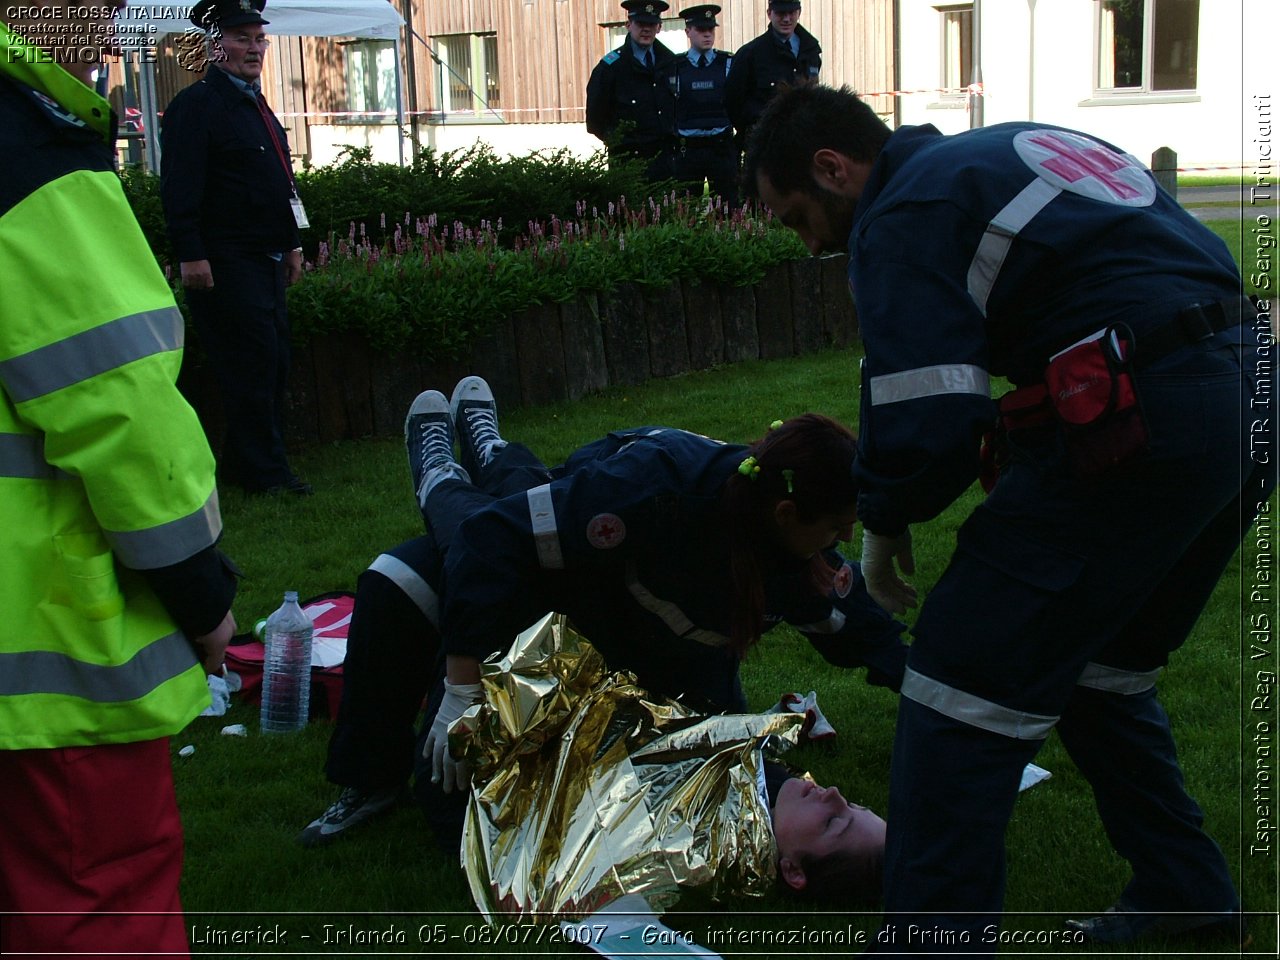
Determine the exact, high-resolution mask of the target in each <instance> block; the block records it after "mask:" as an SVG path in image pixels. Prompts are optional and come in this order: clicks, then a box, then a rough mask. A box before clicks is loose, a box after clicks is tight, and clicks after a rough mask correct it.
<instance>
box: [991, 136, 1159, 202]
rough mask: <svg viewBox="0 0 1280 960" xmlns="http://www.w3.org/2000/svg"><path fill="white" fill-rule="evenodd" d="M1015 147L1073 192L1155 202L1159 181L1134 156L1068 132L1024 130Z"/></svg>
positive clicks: (1035, 167) (1046, 175)
mask: <svg viewBox="0 0 1280 960" xmlns="http://www.w3.org/2000/svg"><path fill="white" fill-rule="evenodd" d="M1014 148H1015V149H1016V150H1017V151H1018V155H1019V156H1020V157H1022V159H1023V161H1024V162H1025V163H1026V164H1027V165H1028V166H1029V167H1031V169H1033V170H1035V171H1036V173H1037V174H1039V175H1040V176H1041V177H1043V178H1044V179H1045V180H1048V181H1049V182H1050V183H1053V184H1054V185H1055V186H1058V187H1061V188H1062V189H1064V190H1070V191H1071V192H1072V193H1079V194H1083V195H1084V196H1088V197H1093V198H1094V199H1095V200H1104V201H1106V202H1108V203H1118V204H1123V205H1125V206H1146V205H1147V204H1149V203H1151V201H1152V200H1154V199H1155V196H1156V187H1155V181H1154V180H1153V179H1152V178H1151V176H1150V175H1149V174H1148V173H1147V171H1146V170H1145V169H1144V168H1143V166H1142V164H1140V163H1138V161H1137V160H1135V159H1134V158H1133V157H1131V156H1129V155H1128V154H1123V153H1119V152H1117V151H1115V150H1112V149H1111V148H1110V147H1107V146H1104V145H1103V144H1101V143H1099V142H1097V141H1096V140H1090V139H1089V138H1088V137H1086V136H1083V135H1082V134H1078V133H1072V132H1070V131H1066V130H1024V131H1023V132H1022V133H1019V134H1018V135H1017V136H1016V137H1015V138H1014Z"/></svg>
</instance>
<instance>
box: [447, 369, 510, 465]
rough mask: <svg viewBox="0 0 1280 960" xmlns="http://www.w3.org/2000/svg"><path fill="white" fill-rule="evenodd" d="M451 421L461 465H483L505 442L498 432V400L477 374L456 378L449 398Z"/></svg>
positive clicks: (486, 463) (487, 463)
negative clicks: (455, 383) (475, 375)
mask: <svg viewBox="0 0 1280 960" xmlns="http://www.w3.org/2000/svg"><path fill="white" fill-rule="evenodd" d="M449 410H450V412H451V413H452V414H453V425H454V428H455V429H456V430H457V433H458V448H459V449H460V450H461V452H462V456H461V458H460V459H461V461H462V466H463V468H464V469H466V470H468V471H475V470H476V469H477V468H481V467H486V466H488V465H489V462H490V461H491V460H492V459H493V455H494V454H495V453H497V451H499V450H501V449H502V448H503V447H505V446H506V445H507V441H505V440H503V439H502V436H501V435H500V434H499V433H498V404H497V401H495V400H494V399H493V391H492V390H490V389H489V384H487V383H485V382H484V380H483V379H482V378H480V377H466V378H464V379H462V380H459V381H458V385H457V386H456V387H454V388H453V396H452V397H451V398H450V400H449Z"/></svg>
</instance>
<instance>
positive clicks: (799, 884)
mask: <svg viewBox="0 0 1280 960" xmlns="http://www.w3.org/2000/svg"><path fill="white" fill-rule="evenodd" d="M778 876H780V877H782V882H783V883H785V884H786V885H787V886H788V887H790V888H791V889H792V890H803V889H804V888H805V886H806V885H807V884H808V882H809V878H808V877H806V876H805V875H804V869H803V868H802V867H801V866H800V864H798V863H796V862H795V861H794V860H792V859H791V858H790V857H783V858H782V859H781V860H779V861H778Z"/></svg>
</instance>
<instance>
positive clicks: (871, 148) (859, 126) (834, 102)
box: [742, 83, 892, 196]
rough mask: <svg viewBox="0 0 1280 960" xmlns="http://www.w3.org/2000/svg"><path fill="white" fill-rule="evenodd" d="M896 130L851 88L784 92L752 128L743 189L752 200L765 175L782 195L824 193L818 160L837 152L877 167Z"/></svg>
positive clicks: (811, 86)
mask: <svg viewBox="0 0 1280 960" xmlns="http://www.w3.org/2000/svg"><path fill="white" fill-rule="evenodd" d="M891 132H892V131H890V129H889V128H888V127H887V126H886V125H885V122H884V121H883V120H881V119H880V118H879V117H878V116H876V114H875V111H874V110H872V109H871V108H870V107H869V106H867V105H866V104H865V103H864V102H863V101H861V100H859V99H858V95H857V94H856V93H854V92H853V90H851V89H850V88H849V87H839V88H836V87H828V86H824V85H823V84H820V83H802V84H797V85H795V86H792V87H782V88H780V90H779V92H778V93H777V95H776V96H774V97H773V99H772V100H770V101H769V104H768V106H766V107H765V109H764V112H763V113H762V114H761V115H760V119H759V120H757V121H756V123H755V126H753V127H752V128H751V136H750V138H749V139H748V140H747V148H746V159H745V162H744V163H743V168H742V179H743V184H744V186H745V187H746V189H747V191H748V192H749V194H750V195H751V196H754V195H755V192H756V177H757V174H759V173H763V174H764V175H765V176H766V177H768V178H769V182H770V183H772V184H773V186H774V188H775V189H777V190H778V192H779V193H794V192H796V191H797V190H801V191H804V192H805V193H819V192H820V191H819V187H818V184H817V182H816V181H815V180H814V179H813V170H812V160H813V155H814V154H815V153H817V152H818V151H819V150H835V151H837V152H838V153H843V154H844V155H845V156H847V157H850V158H851V159H853V160H858V161H860V162H863V163H871V162H872V161H873V160H875V158H876V157H877V156H878V155H879V154H880V151H881V149H883V147H884V145H885V141H886V140H888V139H889V134H890V133H891Z"/></svg>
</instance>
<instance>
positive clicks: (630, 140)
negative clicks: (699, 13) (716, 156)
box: [587, 0, 675, 182]
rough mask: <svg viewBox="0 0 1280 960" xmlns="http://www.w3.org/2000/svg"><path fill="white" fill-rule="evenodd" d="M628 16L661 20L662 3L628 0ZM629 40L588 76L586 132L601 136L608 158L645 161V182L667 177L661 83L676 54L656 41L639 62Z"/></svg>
mask: <svg viewBox="0 0 1280 960" xmlns="http://www.w3.org/2000/svg"><path fill="white" fill-rule="evenodd" d="M623 7H625V8H626V9H627V10H629V11H630V19H631V20H640V21H641V22H653V23H661V22H662V20H661V17H660V16H659V14H661V12H662V11H664V10H666V9H667V4H666V3H663V2H661V0H627V2H626V3H623ZM635 50H636V48H635V45H634V44H633V43H632V41H631V38H630V37H627V39H625V40H623V41H622V45H621V46H620V47H618V48H617V49H616V50H610V51H609V52H608V53H606V54H605V55H604V57H603V58H602V59H601V60H600V62H599V63H597V64H596V66H595V69H593V70H592V71H591V77H590V78H589V79H588V80H587V132H588V133H590V134H591V135H592V136H594V137H598V138H599V139H600V140H602V141H603V142H604V144H605V146H606V148H607V149H608V152H609V157H610V158H611V159H613V158H623V157H639V158H641V159H644V160H646V161H647V162H648V165H647V168H646V176H647V177H648V179H649V180H650V182H657V181H660V180H667V179H669V178H670V177H671V162H672V148H673V145H674V138H675V126H674V119H673V113H674V103H673V101H672V98H671V91H670V89H669V87H668V85H667V83H666V81H665V76H666V72H667V71H668V70H669V69H670V67H671V63H672V61H673V60H675V54H673V53H672V52H671V50H670V49H669V48H667V47H665V46H663V44H662V42H661V41H659V40H655V41H654V42H653V45H652V46H651V47H650V48H649V50H648V51H647V52H646V60H649V61H651V62H641V61H640V60H639V59H637V58H636V56H635Z"/></svg>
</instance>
